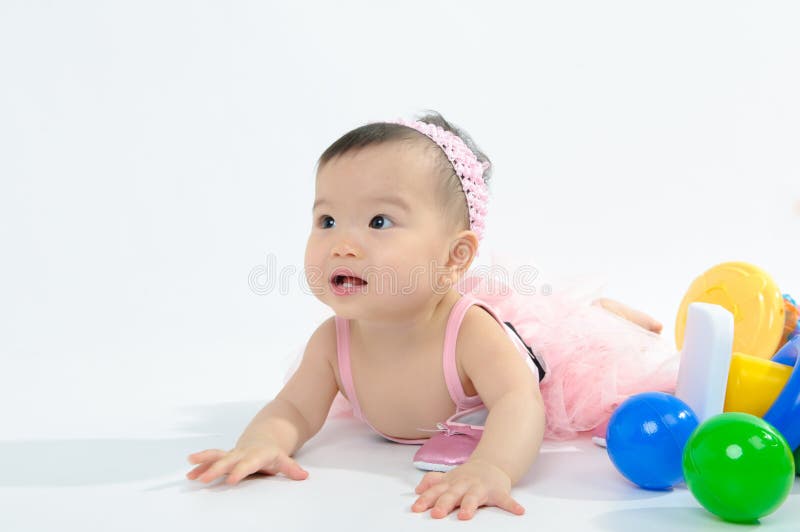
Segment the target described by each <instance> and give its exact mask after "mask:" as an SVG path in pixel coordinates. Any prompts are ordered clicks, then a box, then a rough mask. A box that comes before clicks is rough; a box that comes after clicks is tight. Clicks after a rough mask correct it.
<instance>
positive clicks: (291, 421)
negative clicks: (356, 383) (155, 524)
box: [186, 318, 338, 484]
mask: <svg viewBox="0 0 800 532" xmlns="http://www.w3.org/2000/svg"><path fill="white" fill-rule="evenodd" d="M331 350H333V351H331ZM335 350H336V330H335V326H334V322H333V318H331V319H329V320H327V321H325V322H324V323H323V324H322V325H320V326H319V327H318V328H317V330H316V331H315V332H314V334H313V335H312V336H311V338H310V339H309V341H308V345H306V349H305V353H304V354H303V360H302V362H301V363H300V367H299V368H298V369H297V371H296V372H295V374H294V375H293V376H292V378H291V379H290V380H289V382H287V383H286V385H285V386H284V387H283V389H282V390H281V391H280V393H278V395H277V396H276V397H275V399H273V400H272V401H270V402H269V403H268V404H267V405H266V406H265V407H264V408H262V409H261V411H260V412H259V413H258V414H256V416H255V417H254V418H253V420H252V421H251V422H250V424H249V425H248V426H247V428H246V429H245V431H244V432H243V433H242V435H241V436H240V437H239V440H238V441H237V442H236V447H234V448H233V449H231V450H230V451H223V450H220V449H208V450H205V451H201V452H199V453H194V454H192V455H189V462H190V463H192V464H196V465H197V467H195V468H194V469H193V470H192V471H190V472H189V473H188V474H187V475H186V476H187V478H189V479H190V480H195V479H196V480H200V481H202V482H211V481H213V480H215V479H216V478H219V477H221V476H222V475H225V474H227V475H228V479H227V482H228V483H229V484H235V483H237V482H239V481H240V480H241V479H243V478H244V477H246V476H248V475H250V474H252V473H255V472H258V471H261V472H263V473H267V474H277V473H283V474H284V475H286V476H287V477H289V478H291V479H294V480H303V479H305V478H306V477H307V476H308V473H307V472H306V471H305V470H303V469H302V468H301V467H300V466H299V465H298V464H297V462H295V461H294V460H293V459H292V458H291V456H292V455H293V454H294V453H295V452H296V451H297V450H298V449H300V447H302V446H303V444H304V443H305V442H306V441H308V440H309V439H310V438H311V437H312V436H314V435H315V434H316V433H317V432H319V429H320V428H322V425H323V423H324V422H325V418H326V417H327V415H328V410H330V407H331V403H332V402H333V398H334V397H335V396H336V392H337V391H338V386H337V384H336V378H335V375H334V371H333V366H332V360H333V359H332V353H335Z"/></svg>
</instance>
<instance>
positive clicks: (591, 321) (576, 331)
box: [287, 276, 679, 443]
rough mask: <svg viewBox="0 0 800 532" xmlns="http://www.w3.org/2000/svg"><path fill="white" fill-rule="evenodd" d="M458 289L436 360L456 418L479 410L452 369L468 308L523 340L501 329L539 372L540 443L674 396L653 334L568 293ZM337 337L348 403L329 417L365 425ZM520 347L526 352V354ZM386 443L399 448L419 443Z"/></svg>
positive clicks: (340, 401) (663, 346) (669, 352)
mask: <svg viewBox="0 0 800 532" xmlns="http://www.w3.org/2000/svg"><path fill="white" fill-rule="evenodd" d="M501 288H502V289H501ZM458 289H459V292H460V293H461V294H462V295H464V297H462V298H461V299H460V300H459V301H458V302H457V303H456V305H454V307H453V309H452V311H451V314H450V317H449V320H448V324H447V330H446V333H445V338H446V339H445V342H444V349H443V354H442V363H443V367H444V375H445V380H446V384H447V389H448V391H449V392H450V396H451V398H452V399H453V402H454V403H455V405H456V408H457V412H460V411H462V410H466V409H468V408H471V407H474V406H477V405H479V404H481V401H480V398H479V397H478V396H472V397H467V396H466V395H465V394H464V390H463V389H462V388H461V382H460V380H459V378H458V374H457V372H456V369H455V339H456V336H457V333H458V329H459V327H460V325H461V320H463V317H464V313H466V310H467V308H468V307H469V306H470V305H472V304H478V305H480V306H482V307H483V308H485V309H486V310H487V311H489V313H490V314H491V315H492V316H493V317H494V318H495V319H496V320H497V321H498V322H500V323H503V322H508V323H510V324H512V325H513V328H514V329H515V330H516V332H518V333H519V335H520V336H521V338H522V341H520V339H519V337H517V335H516V334H514V332H513V331H512V330H511V328H510V327H509V326H508V325H505V324H504V327H505V328H506V330H507V332H508V334H509V338H510V339H511V340H512V341H513V342H515V344H516V345H517V347H518V349H519V352H520V354H521V355H522V356H525V357H526V360H528V361H529V362H530V364H529V365H530V367H531V370H532V371H534V372H536V371H538V368H537V367H536V365H535V364H534V363H533V360H534V358H538V361H539V362H540V363H543V365H545V366H546V369H547V374H546V377H545V378H544V380H542V382H541V383H540V390H541V392H542V397H543V399H544V404H545V415H546V428H545V438H548V439H551V440H565V439H570V438H573V437H575V436H576V435H578V433H580V432H586V431H591V430H592V429H595V428H597V427H601V426H602V425H603V424H605V423H607V422H608V418H609V417H610V415H611V413H612V412H613V411H614V409H615V408H616V407H617V406H618V405H619V404H620V403H621V402H622V401H624V400H625V399H626V398H627V397H629V396H631V395H633V394H636V393H641V392H646V391H664V392H673V391H674V390H675V383H676V380H677V374H678V360H679V357H678V353H677V352H676V350H675V349H674V347H673V346H672V345H670V344H669V343H668V342H667V341H666V340H665V339H664V338H662V337H661V336H660V335H657V334H654V333H651V332H649V331H647V330H645V329H643V328H641V327H639V326H637V325H635V324H633V323H631V322H629V321H627V320H625V319H623V318H620V317H619V316H617V315H615V314H613V313H611V312H609V311H607V310H605V309H603V308H602V307H599V306H595V305H591V304H590V301H588V300H587V299H586V298H585V297H582V296H576V295H574V294H571V293H569V292H565V293H554V294H551V295H542V294H539V293H537V294H522V293H519V292H516V291H514V290H512V289H511V288H510V287H508V286H507V285H503V286H500V285H498V284H497V283H496V282H495V281H494V280H492V281H490V280H489V279H487V278H485V277H478V276H469V277H466V278H465V279H463V280H462V281H461V282H460V283H459V285H458ZM336 331H337V348H338V360H339V371H340V374H341V379H342V385H343V387H344V388H345V392H346V394H347V396H348V397H350V398H352V399H353V403H352V404H350V403H348V401H347V399H345V398H344V397H343V396H342V395H341V394H338V395H337V397H336V400H335V401H334V404H333V406H332V408H331V411H330V413H329V416H331V417H335V416H341V415H355V416H356V417H358V418H359V419H364V418H363V415H362V413H361V409H360V406H359V405H358V394H357V393H356V387H355V384H354V383H353V379H352V375H351V372H350V347H349V346H350V344H349V326H348V322H347V321H346V320H342V319H339V318H336ZM523 342H524V343H523ZM527 346H530V347H531V348H532V352H531V353H529V352H528V350H527ZM533 353H535V357H534V356H532V355H533ZM291 372H292V371H290V374H291ZM287 380H288V376H287ZM365 421H366V420H365ZM444 421H445V420H442V422H444ZM384 436H385V435H384ZM385 437H387V438H388V436H385ZM388 439H390V440H393V441H399V442H400V443H422V442H423V441H425V440H396V439H394V438H388Z"/></svg>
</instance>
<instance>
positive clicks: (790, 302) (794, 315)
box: [781, 294, 800, 345]
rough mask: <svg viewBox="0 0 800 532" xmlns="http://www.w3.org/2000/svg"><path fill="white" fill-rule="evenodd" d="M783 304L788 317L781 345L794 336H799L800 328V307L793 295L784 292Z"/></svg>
mask: <svg viewBox="0 0 800 532" xmlns="http://www.w3.org/2000/svg"><path fill="white" fill-rule="evenodd" d="M783 306H784V309H785V310H786V319H785V321H784V324H783V336H782V338H781V345H783V344H785V343H786V342H788V341H789V339H790V338H792V337H793V336H797V335H798V330H800V308H798V306H797V303H795V301H794V299H792V296H790V295H789V294H783Z"/></svg>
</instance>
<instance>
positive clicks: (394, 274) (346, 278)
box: [305, 142, 453, 319]
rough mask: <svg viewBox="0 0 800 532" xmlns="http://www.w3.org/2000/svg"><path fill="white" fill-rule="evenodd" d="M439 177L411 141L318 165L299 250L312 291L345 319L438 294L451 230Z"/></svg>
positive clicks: (380, 313)
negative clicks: (302, 245) (307, 225)
mask: <svg viewBox="0 0 800 532" xmlns="http://www.w3.org/2000/svg"><path fill="white" fill-rule="evenodd" d="M438 179H441V176H439V175H438V174H437V173H436V171H435V166H434V160H433V157H432V156H431V154H430V152H429V151H426V150H425V149H424V148H423V147H421V146H419V145H416V144H409V143H400V142H388V143H383V144H378V145H373V146H368V147H366V148H362V149H360V150H358V151H355V152H350V153H346V154H344V155H342V156H339V157H335V158H334V159H332V160H330V161H328V162H327V163H326V164H324V165H323V166H322V167H321V168H320V169H319V172H318V173H317V180H316V193H315V203H314V207H313V216H312V228H311V234H310V235H309V237H308V244H307V246H306V254H305V270H306V278H307V280H308V283H309V286H310V288H311V289H312V291H313V292H314V294H315V295H316V296H317V298H319V299H320V300H321V301H322V302H323V303H325V304H326V305H328V306H330V307H331V308H332V309H333V310H334V312H336V314H337V315H339V316H341V317H343V318H371V319H379V318H380V317H383V318H392V317H393V318H396V319H400V318H402V317H404V316H411V315H412V314H413V313H414V311H415V310H419V309H420V308H423V307H424V305H425V303H427V302H429V301H431V299H432V298H433V297H435V294H437V293H438V294H441V287H437V286H436V285H435V282H436V279H437V275H436V272H437V268H438V269H440V270H441V269H443V268H444V265H445V262H446V261H447V258H448V256H449V244H450V241H451V238H452V237H453V229H452V228H450V227H449V226H448V224H447V223H446V221H445V216H444V214H443V211H442V207H441V201H440V199H439V197H438V190H439V188H438V182H437V180H438ZM351 276H353V277H354V278H350V277H351Z"/></svg>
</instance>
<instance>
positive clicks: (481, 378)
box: [456, 305, 538, 408]
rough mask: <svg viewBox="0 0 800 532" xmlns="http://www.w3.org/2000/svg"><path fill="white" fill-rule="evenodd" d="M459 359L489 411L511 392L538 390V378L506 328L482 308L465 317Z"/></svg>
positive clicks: (470, 310)
mask: <svg viewBox="0 0 800 532" xmlns="http://www.w3.org/2000/svg"><path fill="white" fill-rule="evenodd" d="M456 360H457V362H458V365H459V366H460V367H461V368H462V369H463V371H464V374H465V376H466V377H467V378H468V379H469V380H470V382H472V384H474V386H475V389H476V391H477V392H478V394H479V395H480V396H481V399H482V400H483V402H484V403H485V404H486V405H487V406H488V407H489V408H491V406H492V404H493V403H494V401H496V400H498V399H499V398H500V397H502V396H503V395H504V394H506V393H508V392H511V391H513V390H532V389H537V388H538V379H537V378H536V377H535V376H534V375H533V372H532V371H531V370H530V368H529V367H528V364H527V362H526V361H525V359H524V358H523V356H521V353H520V352H519V350H518V348H517V346H516V345H515V343H514V342H513V341H512V340H511V338H510V337H509V335H508V333H507V332H506V329H505V327H504V326H503V325H502V324H501V323H499V322H498V321H497V320H495V319H494V317H492V315H491V314H489V312H488V311H487V310H486V309H484V308H483V307H481V306H479V305H472V306H471V307H470V308H469V309H468V310H467V313H466V314H465V316H464V321H463V322H462V324H461V328H460V329H459V331H458V339H457V341H456Z"/></svg>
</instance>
